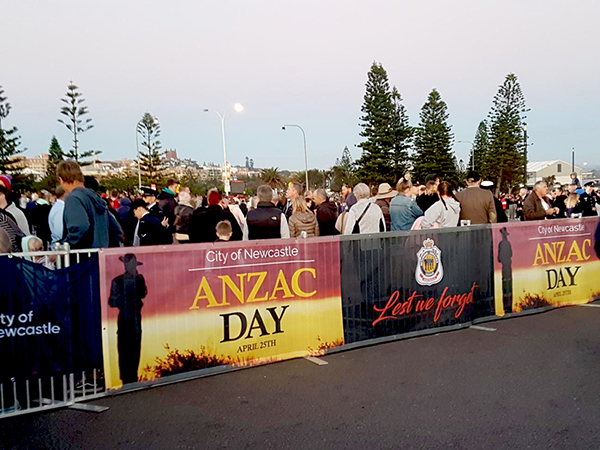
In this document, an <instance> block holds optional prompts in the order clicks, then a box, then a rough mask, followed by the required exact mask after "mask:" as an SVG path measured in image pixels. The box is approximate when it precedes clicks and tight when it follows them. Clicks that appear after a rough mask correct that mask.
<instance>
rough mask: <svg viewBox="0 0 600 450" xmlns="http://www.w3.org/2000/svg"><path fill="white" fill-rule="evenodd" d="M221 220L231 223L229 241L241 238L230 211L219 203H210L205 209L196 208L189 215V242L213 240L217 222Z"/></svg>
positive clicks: (236, 223)
mask: <svg viewBox="0 0 600 450" xmlns="http://www.w3.org/2000/svg"><path fill="white" fill-rule="evenodd" d="M222 220H227V221H229V223H231V231H232V235H231V239H230V240H231V241H241V240H242V229H241V228H240V225H239V224H238V221H237V220H235V216H234V215H233V214H231V212H229V211H226V210H224V209H223V208H221V207H220V206H219V205H212V206H209V207H208V208H206V209H201V208H197V209H196V210H195V211H194V212H193V213H192V216H191V217H190V226H189V230H188V231H189V233H188V235H189V236H190V242H215V241H216V240H217V239H219V237H218V236H217V224H218V223H219V222H221V221H222Z"/></svg>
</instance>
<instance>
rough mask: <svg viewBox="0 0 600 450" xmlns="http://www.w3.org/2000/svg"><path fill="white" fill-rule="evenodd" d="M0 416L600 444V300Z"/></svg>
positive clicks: (37, 439) (143, 429)
mask: <svg viewBox="0 0 600 450" xmlns="http://www.w3.org/2000/svg"><path fill="white" fill-rule="evenodd" d="M483 326H485V327H492V328H496V329H497V331H494V332H487V331H479V330H473V329H468V330H462V331H454V332H449V333H443V334H439V335H435V336H428V337H421V338H415V339H411V340H404V341H398V342H394V343H390V344H383V345H378V346H373V347H367V348H362V349H358V350H353V351H348V352H343V353H338V354H333V355H329V356H326V357H324V358H323V359H324V360H325V361H327V362H328V363H329V364H328V365H323V366H317V365H315V364H312V363H310V362H308V361H306V360H302V359H300V360H292V361H286V362H282V363H278V364H272V365H268V366H262V367H257V368H252V369H248V370H242V371H238V372H232V373H228V374H222V375H217V376H213V377H209V378H204V379H200V380H195V381H189V382H185V383H180V384H175V385H170V386H165V387H160V388H154V389H150V390H146V391H141V392H135V393H131V394H126V395H119V396H115V397H112V398H107V399H101V400H96V401H95V402H94V403H95V404H99V405H105V406H109V407H110V410H109V411H107V412H104V413H101V414H93V413H86V412H79V411H73V410H59V411H55V412H48V413H45V414H38V415H30V416H21V417H15V418H12V419H4V420H0V447H1V448H18V449H33V448H78V449H96V448H98V449H113V448H132V449H138V448H139V449H163V448H164V449H187V448H198V449H205V448H206V449H247V448H248V449H271V448H273V449H287V448H290V449H329V448H331V449H346V448H348V449H413V448H414V449H510V450H516V449H548V448H551V449H563V448H564V449H569V450H573V449H599V448H600V424H599V419H600V308H594V307H570V308H563V309H560V310H555V311H551V312H547V313H544V314H537V315H534V316H527V317H521V318H516V319H510V320H501V321H496V322H490V323H487V324H484V325H483Z"/></svg>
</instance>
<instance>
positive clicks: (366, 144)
mask: <svg viewBox="0 0 600 450" xmlns="http://www.w3.org/2000/svg"><path fill="white" fill-rule="evenodd" d="M393 100H394V99H393V98H392V91H391V89H390V83H389V81H388V76H387V72H386V71H385V69H384V68H383V66H382V65H381V64H379V63H376V62H373V64H372V65H371V69H370V70H369V73H368V74H367V84H366V90H365V95H364V102H363V105H362V107H361V112H362V113H363V115H362V116H361V118H360V121H361V123H360V126H361V127H362V131H361V132H360V136H361V137H363V138H365V140H364V141H363V142H361V143H360V144H358V147H360V148H361V149H362V156H361V157H360V159H359V160H358V161H357V162H356V166H357V171H356V173H357V176H358V177H359V178H360V179H361V181H364V182H366V183H381V182H383V181H387V180H390V179H391V178H392V177H393V167H392V166H391V164H390V152H391V150H392V148H393V147H394V136H393V133H392V128H393V122H394V116H395V115H396V114H397V111H396V106H395V104H394V101H393Z"/></svg>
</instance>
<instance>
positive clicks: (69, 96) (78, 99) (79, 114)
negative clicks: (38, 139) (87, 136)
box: [58, 81, 99, 162]
mask: <svg viewBox="0 0 600 450" xmlns="http://www.w3.org/2000/svg"><path fill="white" fill-rule="evenodd" d="M60 100H61V101H62V102H63V103H64V104H65V106H63V107H62V108H60V113H61V114H62V115H63V116H65V119H64V120H63V119H58V121H59V122H60V123H62V124H63V125H64V126H65V127H66V128H67V129H68V130H69V131H70V132H71V133H72V134H73V149H71V150H70V151H68V152H67V153H66V156H67V158H68V159H74V160H75V161H77V162H80V160H81V159H85V158H89V157H91V156H94V155H97V154H98V153H99V152H96V151H93V150H88V151H85V152H80V151H79V136H80V135H81V134H82V133H85V132H86V131H89V130H91V129H92V128H93V127H94V125H92V123H91V122H92V119H90V118H89V117H88V118H84V116H85V115H87V114H88V109H87V106H82V105H81V104H82V103H83V102H85V99H84V98H83V94H82V93H81V92H79V87H78V86H76V85H75V84H73V81H70V82H69V85H68V86H67V92H66V94H65V98H61V99H60Z"/></svg>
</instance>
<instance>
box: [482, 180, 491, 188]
mask: <svg viewBox="0 0 600 450" xmlns="http://www.w3.org/2000/svg"><path fill="white" fill-rule="evenodd" d="M481 186H482V187H493V186H494V182H493V181H488V180H486V181H482V182H481Z"/></svg>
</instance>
